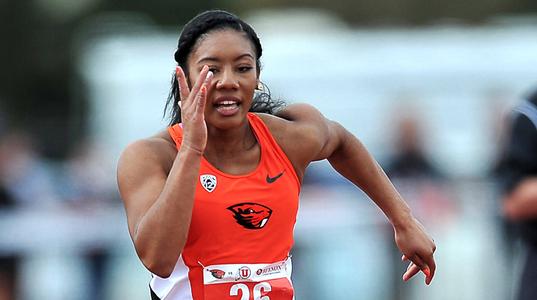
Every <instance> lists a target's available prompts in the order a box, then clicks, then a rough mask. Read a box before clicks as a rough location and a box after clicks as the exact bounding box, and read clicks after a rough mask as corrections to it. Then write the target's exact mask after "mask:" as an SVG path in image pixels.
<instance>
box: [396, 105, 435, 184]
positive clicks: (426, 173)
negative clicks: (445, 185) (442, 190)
mask: <svg viewBox="0 0 537 300" xmlns="http://www.w3.org/2000/svg"><path fill="white" fill-rule="evenodd" d="M396 129H397V132H396V137H395V145H394V149H395V153H394V155H393V156H392V157H391V158H390V159H389V160H388V162H387V164H386V166H385V171H386V174H388V176H389V177H390V178H413V179H417V178H424V177H427V178H433V179H436V178H439V177H440V172H439V171H438V170H437V168H436V167H435V166H434V165H433V164H432V163H431V161H430V160H429V158H428V157H427V156H426V155H425V151H424V149H423V141H422V134H423V133H422V132H421V128H420V126H419V121H418V119H417V118H416V117H413V116H405V117H403V118H401V119H400V120H399V123H398V124H397V127H396Z"/></svg>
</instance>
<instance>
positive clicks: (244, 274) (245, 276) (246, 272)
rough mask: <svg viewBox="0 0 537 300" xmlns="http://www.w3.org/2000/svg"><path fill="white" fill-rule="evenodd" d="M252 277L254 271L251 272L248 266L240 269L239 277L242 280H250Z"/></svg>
mask: <svg viewBox="0 0 537 300" xmlns="http://www.w3.org/2000/svg"><path fill="white" fill-rule="evenodd" d="M250 275H252V271H250V268H248V267H247V266H244V267H241V268H240V269H239V276H240V277H241V278H242V279H248V278H250Z"/></svg>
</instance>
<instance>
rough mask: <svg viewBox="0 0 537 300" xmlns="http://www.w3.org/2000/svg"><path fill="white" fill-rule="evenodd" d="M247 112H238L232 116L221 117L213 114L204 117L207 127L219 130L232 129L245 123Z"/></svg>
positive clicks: (216, 113) (215, 113)
mask: <svg viewBox="0 0 537 300" xmlns="http://www.w3.org/2000/svg"><path fill="white" fill-rule="evenodd" d="M246 113H247V112H242V111H239V112H238V113H236V114H234V115H232V116H223V115H220V114H219V113H218V112H214V113H213V114H212V115H211V116H210V117H208V118H207V117H206V118H205V120H207V125H210V126H213V127H216V128H218V129H221V130H227V129H233V128H237V127H240V126H242V125H243V124H244V123H245V122H248V121H247V116H246Z"/></svg>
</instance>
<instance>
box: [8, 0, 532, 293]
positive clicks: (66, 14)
mask: <svg viewBox="0 0 537 300" xmlns="http://www.w3.org/2000/svg"><path fill="white" fill-rule="evenodd" d="M211 8H223V9H227V10H230V11H232V12H234V13H236V14H238V15H239V16H241V17H243V18H244V19H245V20H246V21H247V22H249V23H250V24H252V25H253V27H254V28H255V29H256V31H257V33H258V35H259V36H260V38H261V42H262V44H263V48H264V55H263V57H262V63H263V70H262V73H261V79H262V81H264V82H265V83H266V84H267V85H268V86H269V87H270V89H271V91H272V94H273V96H275V97H277V98H281V99H284V100H285V101H287V102H288V103H293V102H308V103H311V104H313V105H315V106H316V107H318V108H319V109H320V110H321V111H322V112H323V113H324V114H325V115H326V116H327V117H328V118H331V119H333V120H337V121H338V122H340V123H341V124H343V125H344V126H345V127H346V128H348V129H349V130H350V131H351V132H353V133H354V134H355V135H356V136H357V137H359V138H360V139H361V140H362V142H363V143H364V144H365V145H366V147H367V148H368V149H369V150H370V151H371V152H372V154H373V155H374V156H375V157H376V158H377V160H378V161H379V162H380V163H381V165H382V166H383V167H384V168H385V170H386V171H387V173H388V175H389V176H390V177H391V178H392V180H393V181H394V183H395V184H396V186H397V187H398V189H399V190H400V192H401V193H402V194H403V196H404V197H405V199H406V200H407V201H408V202H409V204H410V205H411V207H412V209H413V212H414V214H415V215H416V216H417V217H418V218H419V219H420V220H421V221H422V222H423V223H424V225H425V226H426V227H427V230H428V231H429V232H430V234H431V235H432V236H433V237H434V239H435V242H436V244H437V246H438V250H437V252H436V258H437V264H438V270H437V275H436V279H435V280H434V281H433V283H432V285H431V286H425V285H424V283H423V276H422V275H421V274H420V275H418V276H416V278H414V279H412V280H411V281H410V282H407V283H403V282H402V281H401V275H402V274H403V272H404V270H405V268H406V265H404V264H402V263H401V262H400V254H399V253H398V250H397V249H396V247H395V244H394V242H393V231H392V229H391V227H390V226H389V224H388V223H387V222H386V219H385V218H384V216H383V215H382V214H381V212H380V211H379V210H378V209H377V208H376V206H375V205H374V204H372V202H371V201H370V200H369V199H368V198H367V197H365V196H364V195H363V194H362V193H361V192H360V191H359V190H357V189H356V188H354V187H353V186H352V185H350V184H349V183H348V182H347V181H346V180H344V179H342V178H341V177H340V176H339V175H338V174H337V173H334V171H332V170H331V168H330V166H329V165H328V164H327V163H323V162H319V163H314V164H312V166H311V167H310V168H309V170H308V173H307V175H306V178H305V182H304V187H303V190H302V196H301V204H300V210H299V217H298V222H297V226H296V230H295V235H296V241H295V242H296V243H295V247H294V251H293V260H294V266H293V269H294V270H293V271H294V272H293V277H294V285H295V288H296V294H297V299H388V300H389V299H425V298H426V299H450V300H452V299H472V300H475V299H487V300H490V299H492V300H494V299H511V298H512V295H513V293H514V291H513V290H514V287H516V281H517V276H518V273H519V272H520V264H521V263H520V260H519V259H518V257H519V255H518V254H519V252H520V246H519V242H518V241H517V239H516V236H515V235H514V234H513V232H512V230H511V225H510V224H509V223H508V222H506V221H505V220H504V218H503V217H502V215H501V209H500V207H501V206H500V199H501V188H500V185H499V184H498V179H497V176H496V174H497V172H495V170H497V166H498V158H499V156H500V154H501V151H502V147H503V145H504V139H503V138H504V132H505V129H506V128H507V126H508V124H509V111H510V109H511V108H512V107H513V106H514V105H516V104H518V103H520V102H521V101H522V99H523V97H524V95H525V94H526V93H528V92H530V91H531V90H532V89H537V70H536V69H535V66H536V65H537V2H536V1H533V0H493V1H491V0H475V1H471V2H468V1H440V0H433V1H424V0H421V1H420V0H398V1H394V0H376V1H359V2H356V1H351V0H342V1H326V0H311V1H300V0H288V1H280V0H263V1H244V0H240V1H230V0H228V1H225V0H199V1H171V0H153V1H151V2H148V1H141V0H129V1H127V0H117V1H107V0H77V1H69V0H23V1H15V0H0V33H1V36H2V41H1V45H2V46H1V47H0V65H1V66H2V70H1V71H0V300H4V299H25V300H26V299H28V300H33V299H54V300H58V299H59V300H61V299H69V300H93V299H149V290H148V283H149V279H150V276H149V273H148V272H147V271H146V270H145V269H144V268H143V266H142V264H141V263H140V262H139V260H138V259H137V257H136V255H135V252H134V248H133V246H132V243H131V241H130V237H129V235H128V232H127V226H126V225H127V223H126V218H125V213H124V210H123V207H122V204H121V200H120V199H119V196H118V193H117V188H116V183H115V167H116V162H117V159H118V156H119V154H120V152H121V150H122V149H123V148H124V147H125V146H126V145H127V144H128V143H129V142H132V141H134V140H136V139H139V138H143V137H147V136H149V135H152V134H153V133H155V132H156V131H158V130H160V129H162V128H164V127H165V126H166V124H167V119H165V118H163V108H164V103H165V100H166V97H167V94H168V91H169V87H170V85H169V82H170V78H171V74H172V73H173V70H174V61H173V53H174V50H175V47H176V45H177V39H178V36H179V33H180V31H181V28H182V26H183V25H184V24H185V23H186V22H187V21H188V20H189V19H190V18H192V17H193V16H195V15H196V14H197V13H199V12H201V11H203V10H206V9H211Z"/></svg>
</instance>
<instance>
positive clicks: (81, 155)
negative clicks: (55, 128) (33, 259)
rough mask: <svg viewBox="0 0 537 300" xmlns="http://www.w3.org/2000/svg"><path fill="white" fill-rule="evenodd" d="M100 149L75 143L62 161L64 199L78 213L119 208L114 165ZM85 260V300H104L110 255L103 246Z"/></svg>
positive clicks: (90, 251)
mask: <svg viewBox="0 0 537 300" xmlns="http://www.w3.org/2000/svg"><path fill="white" fill-rule="evenodd" d="M109 157H111V156H110V155H106V154H105V151H104V149H103V148H101V147H99V145H98V144H97V143H95V142H92V141H91V140H83V141H82V142H80V143H78V145H76V146H75V147H74V149H73V151H72V152H71V154H70V156H69V157H68V159H67V160H66V161H65V168H64V174H65V176H64V177H65V178H64V180H63V182H64V184H63V185H62V195H63V198H64V199H66V200H67V204H68V205H69V206H70V207H71V208H73V209H77V210H91V209H95V208H97V209H98V208H99V207H105V208H106V207H109V206H110V205H113V204H119V203H120V202H119V201H118V199H117V192H116V183H115V170H114V168H115V167H114V166H115V164H114V163H112V162H110V161H108V160H107V158H109ZM83 255H84V259H85V261H86V265H87V271H88V274H89V276H90V280H89V281H88V283H87V287H86V288H87V291H88V295H87V296H86V298H85V299H88V300H93V299H106V296H105V294H106V287H105V283H106V267H107V265H108V263H109V261H110V251H109V249H108V248H107V247H106V246H103V245H100V244H98V245H93V246H92V247H90V248H88V249H86V251H85V253H84V254H83Z"/></svg>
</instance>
